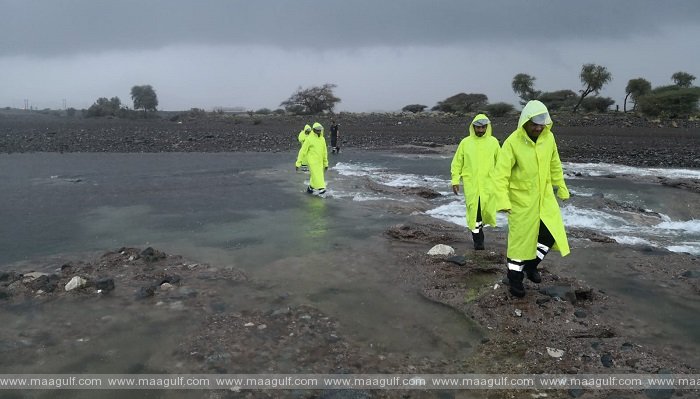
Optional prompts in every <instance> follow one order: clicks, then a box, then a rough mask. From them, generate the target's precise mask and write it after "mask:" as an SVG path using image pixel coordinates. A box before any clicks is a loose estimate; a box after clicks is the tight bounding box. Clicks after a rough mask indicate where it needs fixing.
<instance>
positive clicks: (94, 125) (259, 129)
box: [0, 111, 700, 168]
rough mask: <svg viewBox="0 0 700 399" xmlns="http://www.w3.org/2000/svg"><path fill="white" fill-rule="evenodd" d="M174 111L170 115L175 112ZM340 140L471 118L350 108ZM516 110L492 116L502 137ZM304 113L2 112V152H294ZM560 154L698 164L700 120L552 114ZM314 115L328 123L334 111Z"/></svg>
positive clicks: (412, 133) (440, 134)
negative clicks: (111, 115) (112, 115)
mask: <svg viewBox="0 0 700 399" xmlns="http://www.w3.org/2000/svg"><path fill="white" fill-rule="evenodd" d="M171 114H172V113H171ZM335 118H336V119H337V120H338V121H339V122H340V124H341V131H340V132H341V145H342V146H343V147H344V148H346V149H348V148H351V149H356V150H372V149H382V150H393V149H397V148H399V147H401V146H405V145H413V146H420V147H423V148H425V150H426V151H427V152H430V150H431V148H433V149H434V148H436V147H441V146H449V145H455V144H458V143H459V141H460V140H461V139H462V138H463V137H464V135H465V127H466V124H467V123H468V121H467V118H464V117H457V116H452V115H443V114H432V113H426V114H417V115H414V114H346V113H341V114H338V115H336V116H335ZM517 118H518V116H517V115H510V116H507V117H499V118H493V131H494V136H496V137H497V138H499V139H500V140H501V141H502V140H504V139H505V138H506V137H507V135H508V134H509V133H510V132H512V131H513V129H514V127H515V125H516V123H517ZM312 119H315V118H307V117H302V116H280V115H266V116H257V115H254V116H249V115H245V114H244V115H210V114H208V115H204V116H202V115H201V114H197V115H196V116H193V115H190V114H188V113H182V114H173V115H169V116H168V118H166V119H146V120H120V119H82V118H65V117H57V116H51V115H42V114H36V113H29V114H23V113H21V112H20V113H17V112H15V113H11V114H8V113H7V112H1V111H0V152H2V153H24V152H119V153H129V152H230V151H256V152H260V151H262V152H270V151H273V152H278V151H293V150H295V149H297V148H298V142H297V134H298V132H299V131H300V129H301V128H302V127H303V126H304V124H306V123H309V122H310V121H311V120H312ZM553 119H554V123H555V127H554V131H555V134H556V137H557V143H558V146H559V151H560V154H561V157H562V159H563V160H564V161H571V162H607V163H619V164H625V165H632V166H659V167H689V168H698V167H700V155H698V153H697V148H700V121H697V120H694V119H683V120H680V119H679V120H663V121H662V120H651V119H647V118H643V117H639V116H635V115H630V114H627V115H625V114H621V113H611V114H595V115H571V114H553ZM317 120H319V121H320V122H321V123H323V124H325V125H326V126H327V125H329V122H330V117H328V116H321V117H319V118H318V119H317Z"/></svg>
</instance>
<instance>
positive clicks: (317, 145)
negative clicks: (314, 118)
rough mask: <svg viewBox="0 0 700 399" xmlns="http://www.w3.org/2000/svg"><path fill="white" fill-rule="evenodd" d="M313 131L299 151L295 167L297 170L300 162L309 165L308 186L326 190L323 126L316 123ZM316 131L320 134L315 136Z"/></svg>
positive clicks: (326, 159)
mask: <svg viewBox="0 0 700 399" xmlns="http://www.w3.org/2000/svg"><path fill="white" fill-rule="evenodd" d="M313 129H314V131H313V132H311V133H309V135H308V136H306V139H305V140H304V144H302V146H301V149H300V150H299V155H298V156H297V161H296V164H295V166H296V167H297V168H298V167H300V166H301V165H302V161H304V160H306V162H307V164H308V165H309V174H310V175H311V181H310V183H309V186H311V188H313V189H316V190H319V189H322V188H326V181H325V179H324V176H323V172H324V169H325V168H327V167H328V148H326V139H325V138H324V137H323V126H321V124H320V123H318V122H316V123H314V126H313ZM317 129H320V131H321V134H316V130H317Z"/></svg>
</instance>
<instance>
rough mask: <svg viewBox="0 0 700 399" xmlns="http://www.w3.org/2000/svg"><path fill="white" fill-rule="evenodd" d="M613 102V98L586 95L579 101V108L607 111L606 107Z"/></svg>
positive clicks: (590, 110) (587, 110) (588, 110)
mask: <svg viewBox="0 0 700 399" xmlns="http://www.w3.org/2000/svg"><path fill="white" fill-rule="evenodd" d="M613 104H615V100H613V99H612V98H610V97H598V96H593V97H586V98H584V99H583V101H581V108H583V110H584V111H586V112H600V113H605V112H608V108H610V106H611V105H613Z"/></svg>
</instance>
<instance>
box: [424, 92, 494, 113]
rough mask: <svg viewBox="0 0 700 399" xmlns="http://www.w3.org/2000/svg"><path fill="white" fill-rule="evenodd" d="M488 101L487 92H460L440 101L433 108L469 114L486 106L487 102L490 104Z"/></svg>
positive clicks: (434, 109)
mask: <svg viewBox="0 0 700 399" xmlns="http://www.w3.org/2000/svg"><path fill="white" fill-rule="evenodd" d="M488 102H489V99H488V97H487V96H486V94H481V93H469V94H466V93H458V94H455V95H454V96H452V97H448V98H446V99H444V100H443V101H439V102H438V103H437V105H436V106H434V107H433V108H432V110H433V111H442V112H448V113H455V114H457V113H461V114H467V113H470V112H474V111H476V110H478V109H480V108H482V107H484V106H485V105H486V104H488Z"/></svg>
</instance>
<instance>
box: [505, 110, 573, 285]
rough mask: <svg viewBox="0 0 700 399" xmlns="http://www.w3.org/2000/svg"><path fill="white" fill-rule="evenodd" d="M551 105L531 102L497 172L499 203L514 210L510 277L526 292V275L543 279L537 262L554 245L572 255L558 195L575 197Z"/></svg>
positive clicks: (510, 224)
mask: <svg viewBox="0 0 700 399" xmlns="http://www.w3.org/2000/svg"><path fill="white" fill-rule="evenodd" d="M551 129H552V119H551V118H550V117H549V112H548V111H547V107H546V106H545V105H544V104H542V103H541V102H539V101H537V100H533V101H529V102H528V103H527V104H526V105H525V108H523V111H522V112H521V113H520V119H519V120H518V128H517V129H516V130H515V131H514V132H513V133H511V135H510V136H508V138H507V139H506V141H505V142H504V143H503V147H502V148H501V151H500V153H499V154H498V162H497V163H496V168H495V170H494V174H493V184H494V193H495V195H496V207H497V209H498V210H499V212H508V254H507V257H508V280H509V284H510V293H511V294H513V295H514V296H516V297H523V296H525V287H524V286H523V279H524V277H525V276H527V278H528V279H529V280H531V281H532V282H534V283H539V282H541V280H542V278H541V276H540V273H539V272H538V271H537V265H538V264H539V263H540V262H541V261H542V259H544V257H545V255H547V253H548V252H549V250H550V249H555V250H558V251H559V252H561V255H562V256H566V255H568V254H569V242H568V241H567V239H566V231H565V230H564V222H563V220H562V218H561V211H560V210H559V204H558V203H557V199H556V198H555V197H554V192H555V188H556V196H557V197H559V198H560V199H562V200H566V199H568V198H569V190H568V189H567V188H566V183H565V182H564V173H563V171H562V167H561V160H560V159H559V152H558V151H557V144H556V142H555V141H554V135H553V134H552V131H551Z"/></svg>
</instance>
